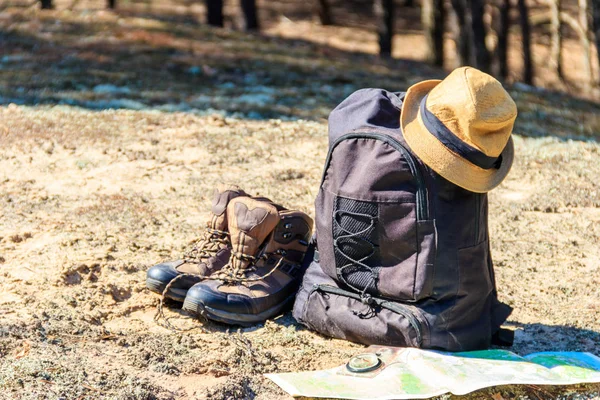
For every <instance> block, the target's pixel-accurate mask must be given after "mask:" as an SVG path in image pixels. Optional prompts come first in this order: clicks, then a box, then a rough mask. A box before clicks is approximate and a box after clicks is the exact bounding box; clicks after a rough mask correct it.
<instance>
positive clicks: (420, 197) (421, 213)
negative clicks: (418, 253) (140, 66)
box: [320, 131, 429, 221]
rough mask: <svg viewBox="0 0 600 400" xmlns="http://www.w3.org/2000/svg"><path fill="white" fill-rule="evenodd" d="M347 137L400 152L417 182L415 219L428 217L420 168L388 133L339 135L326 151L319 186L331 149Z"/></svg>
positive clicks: (357, 132)
mask: <svg viewBox="0 0 600 400" xmlns="http://www.w3.org/2000/svg"><path fill="white" fill-rule="evenodd" d="M347 139H375V140H379V141H382V142H384V143H387V144H389V145H390V146H392V147H393V148H394V149H396V150H397V151H399V152H400V153H402V155H403V156H404V159H405V160H406V162H407V163H408V168H409V169H410V172H411V174H412V175H413V176H414V178H415V181H416V183H417V193H416V198H417V199H416V202H417V220H418V221H424V220H428V219H429V207H428V204H427V203H428V201H427V188H426V186H425V182H424V180H423V175H422V174H421V169H420V168H419V167H418V165H417V163H416V161H415V159H414V157H413V155H412V154H410V152H409V151H408V150H407V149H406V147H404V145H403V144H402V143H400V142H399V141H397V140H396V139H394V138H393V137H391V136H389V135H385V134H382V133H377V132H364V131H360V132H359V131H356V132H352V133H347V134H345V135H342V136H340V137H339V138H337V139H336V140H335V142H333V144H332V145H331V148H330V149H329V152H328V153H327V159H326V160H325V169H324V170H323V176H322V178H321V184H320V186H323V182H324V181H325V174H326V173H327V169H328V168H329V163H330V162H331V154H332V153H333V150H335V148H336V146H337V145H338V144H340V143H341V142H342V141H344V140H347Z"/></svg>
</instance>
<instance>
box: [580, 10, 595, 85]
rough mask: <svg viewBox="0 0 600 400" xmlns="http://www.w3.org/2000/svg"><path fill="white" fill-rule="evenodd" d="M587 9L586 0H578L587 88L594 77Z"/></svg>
mask: <svg viewBox="0 0 600 400" xmlns="http://www.w3.org/2000/svg"><path fill="white" fill-rule="evenodd" d="M588 9H589V6H588V0H579V24H580V25H581V30H582V31H583V32H582V36H581V44H582V45H583V67H584V71H585V77H586V79H587V83H588V88H589V86H592V84H593V80H594V78H593V77H592V59H591V57H590V50H591V49H590V47H591V45H590V24H589V11H588Z"/></svg>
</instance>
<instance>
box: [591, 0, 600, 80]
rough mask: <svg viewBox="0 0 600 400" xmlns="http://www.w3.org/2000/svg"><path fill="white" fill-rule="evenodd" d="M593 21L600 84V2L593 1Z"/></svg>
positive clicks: (597, 0)
mask: <svg viewBox="0 0 600 400" xmlns="http://www.w3.org/2000/svg"><path fill="white" fill-rule="evenodd" d="M592 20H593V26H594V33H595V35H596V55H597V57H598V77H597V79H598V82H600V0H592Z"/></svg>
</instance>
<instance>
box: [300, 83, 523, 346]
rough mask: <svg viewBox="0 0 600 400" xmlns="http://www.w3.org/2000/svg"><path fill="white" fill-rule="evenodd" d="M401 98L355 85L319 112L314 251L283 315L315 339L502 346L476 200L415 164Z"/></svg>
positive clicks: (483, 203) (500, 307)
mask: <svg viewBox="0 0 600 400" xmlns="http://www.w3.org/2000/svg"><path fill="white" fill-rule="evenodd" d="M403 98H404V93H392V92H388V91H386V90H382V89H363V90H359V91H357V92H355V93H353V94H352V95H350V96H349V97H348V98H347V99H346V100H344V101H343V102H342V103H341V104H340V105H339V106H338V107H336V108H335V109H334V110H333V111H332V112H331V114H330V116H329V153H328V155H327V159H326V161H325V167H324V171H323V176H322V180H321V184H320V189H319V193H318V196H317V198H316V201H315V226H316V235H315V237H314V242H315V244H314V245H315V252H314V256H313V257H312V262H311V263H310V265H309V266H308V269H307V271H306V273H305V276H304V278H303V283H302V286H301V289H300V291H299V293H298V295H297V297H296V301H295V304H294V310H293V315H294V317H295V318H296V320H298V321H299V322H300V323H301V324H303V325H305V326H307V327H308V328H310V329H312V330H314V331H317V332H320V333H322V334H324V335H326V336H330V337H334V338H340V339H346V340H350V341H353V342H358V343H363V344H378V345H391V346H403V347H419V348H429V349H440V350H447V351H466V350H475V349H485V348H488V347H489V346H490V344H492V343H494V344H503V345H509V344H512V336H511V332H510V331H505V330H501V329H500V325H501V324H502V323H503V322H504V321H505V320H506V318H507V317H508V315H509V314H510V313H511V311H512V309H511V308H510V307H509V306H507V305H505V304H502V303H500V302H499V301H498V299H497V293H496V284H495V279H494V270H493V265H492V259H491V256H490V246H489V237H488V199H487V194H480V193H473V192H469V191H467V190H465V189H463V188H461V187H459V186H456V185H454V184H453V183H451V182H449V181H447V180H446V179H444V178H443V177H441V176H440V175H438V174H437V173H435V172H434V171H433V170H432V169H430V168H429V167H427V166H426V165H425V164H424V163H422V162H421V161H420V160H419V159H418V158H417V157H416V156H415V155H414V154H413V153H412V152H411V150H410V148H409V147H408V145H407V144H406V142H405V141H404V138H403V135H402V131H401V128H400V112H401V109H402V101H403Z"/></svg>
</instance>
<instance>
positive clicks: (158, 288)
mask: <svg viewBox="0 0 600 400" xmlns="http://www.w3.org/2000/svg"><path fill="white" fill-rule="evenodd" d="M146 287H147V288H148V289H150V291H152V292H154V293H158V294H162V292H163V291H164V290H165V287H167V284H166V283H164V282H162V281H159V280H156V279H152V278H146ZM187 292H188V291H187V290H186V289H178V288H174V287H171V288H169V291H168V292H167V293H166V294H165V297H168V298H169V299H171V300H175V301H178V302H180V303H183V302H184V300H185V296H186V295H187Z"/></svg>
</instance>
